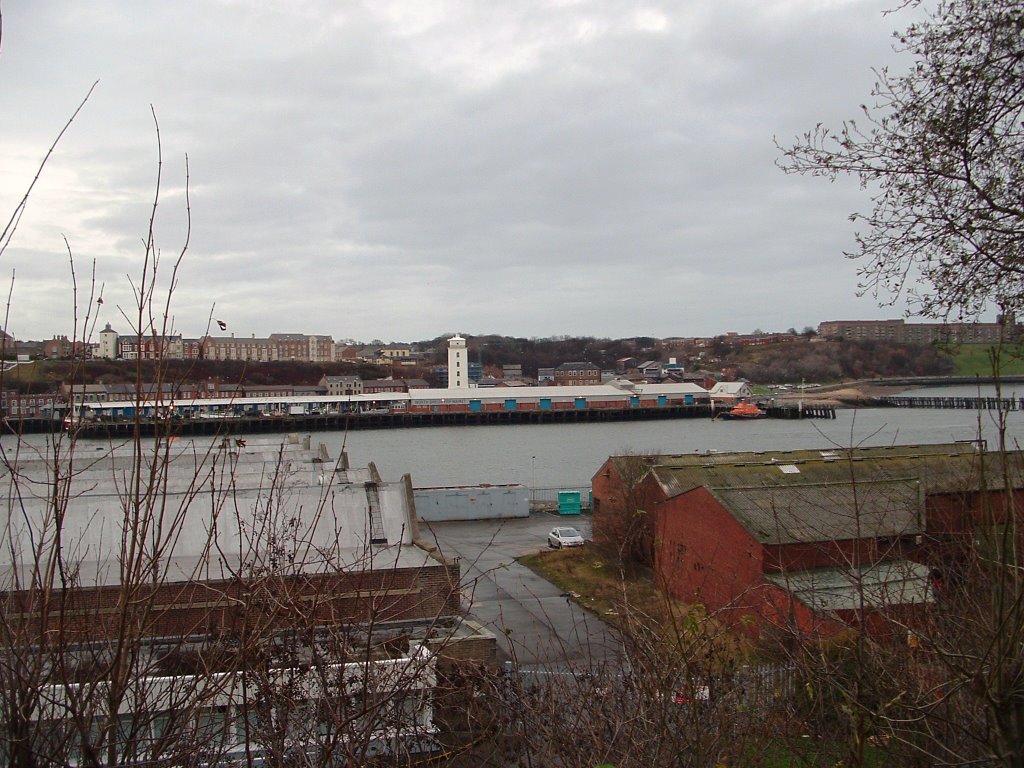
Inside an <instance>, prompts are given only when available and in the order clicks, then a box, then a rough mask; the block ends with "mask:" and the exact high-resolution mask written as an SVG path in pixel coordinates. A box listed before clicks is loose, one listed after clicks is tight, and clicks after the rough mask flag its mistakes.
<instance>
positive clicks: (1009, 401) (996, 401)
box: [876, 397, 1024, 411]
mask: <svg viewBox="0 0 1024 768" xmlns="http://www.w3.org/2000/svg"><path fill="white" fill-rule="evenodd" d="M876 399H877V400H878V402H879V403H881V404H883V405H886V406H891V407H893V408H949V409H962V410H968V411H1018V410H1024V398H1013V397H879V398H876Z"/></svg>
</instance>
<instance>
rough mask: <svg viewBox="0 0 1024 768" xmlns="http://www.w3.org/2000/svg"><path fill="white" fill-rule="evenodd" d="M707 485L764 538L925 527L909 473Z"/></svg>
mask: <svg viewBox="0 0 1024 768" xmlns="http://www.w3.org/2000/svg"><path fill="white" fill-rule="evenodd" d="M710 490H711V493H712V494H713V495H714V496H715V497H716V498H717V499H718V500H719V501H720V502H721V503H722V505H723V506H724V507H725V508H726V509H728V510H729V512H730V513H732V515H733V516H734V517H735V518H736V519H737V520H738V521H739V522H740V524H741V525H743V527H744V528H746V529H747V531H748V532H749V533H750V534H751V535H752V536H753V537H754V538H756V539H757V540H758V541H760V542H761V543H762V544H795V543H807V542H815V541H844V540H850V539H862V538H868V537H871V538H876V537H879V536H902V535H906V534H916V533H921V532H922V531H923V530H924V525H923V506H924V505H923V496H922V494H921V488H920V483H919V482H918V481H917V480H916V479H913V478H912V479H908V480H882V481H862V482H859V483H857V484H856V485H854V484H851V483H848V482H847V483H829V484H817V483H814V484H800V485H774V486H757V487H751V488H712V489H710Z"/></svg>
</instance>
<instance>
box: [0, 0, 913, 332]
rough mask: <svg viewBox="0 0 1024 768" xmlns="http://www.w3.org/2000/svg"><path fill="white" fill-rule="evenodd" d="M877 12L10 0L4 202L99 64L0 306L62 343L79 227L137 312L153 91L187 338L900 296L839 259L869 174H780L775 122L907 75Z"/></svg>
mask: <svg viewBox="0 0 1024 768" xmlns="http://www.w3.org/2000/svg"><path fill="white" fill-rule="evenodd" d="M896 4H897V3H895V2H894V1H893V0H883V2H874V1H872V0H867V1H865V2H857V1H855V0H850V1H849V2H841V1H838V0H831V1H829V0H786V1H785V2H771V1H770V0H754V1H751V2H722V1H720V0H704V1H703V2H671V3H658V2H651V3H646V4H643V3H632V2H623V1H622V0H594V1H593V2H584V1H582V0H579V1H576V0H550V1H544V0H515V1H514V2H491V1H489V0H478V1H477V2H469V0H466V1H465V2H456V1H454V0H453V1H451V2H447V1H445V0H438V1H437V2H434V1H432V0H409V2H386V1H383V0H367V1H366V2H363V3H357V2H342V1H339V0H290V1H289V2H283V1H280V0H279V2H256V1H255V0H204V2H184V1H182V0H178V1H176V2H173V3H166V2H159V3H158V2H141V1H140V0H90V2H80V1H76V0H7V2H6V3H4V6H3V40H2V46H3V47H2V53H0V99H2V102H0V103H2V107H0V109H2V114H3V121H2V125H0V168H2V172H0V213H2V217H3V219H4V220H5V221H6V219H7V217H8V216H10V215H11V213H12V212H13V211H14V210H15V208H16V206H17V203H18V201H19V200H20V198H21V196H22V195H23V194H24V192H25V190H26V188H27V187H28V185H29V183H30V182H31V180H32V177H33V175H34V173H35V169H36V166H37V165H38V164H39V161H40V160H41V158H42V157H43V156H44V154H45V152H46V149H47V147H48V146H49V145H50V143H51V142H52V141H53V140H54V138H55V137H56V136H57V134H58V133H59V131H60V129H61V127H62V126H63V124H64V123H65V121H66V120H67V118H68V117H69V116H70V115H71V113H72V112H73V111H74V109H75V107H76V106H77V104H78V103H79V102H80V101H81V99H82V98H83V97H84V96H85V94H86V93H87V92H88V90H89V88H90V86H91V85H92V83H93V82H94V81H98V85H97V86H96V89H95V91H94V92H93V94H92V96H91V98H90V99H89V100H88V102H87V103H86V105H85V107H84V108H83V110H82V111H81V113H80V114H79V116H78V118H77V119H76V120H75V121H74V123H73V124H72V126H71V128H70V129H69V130H68V132H67V134H66V135H65V136H64V138H63V139H62V140H61V142H60V143H59V145H58V147H57V149H56V151H55V152H54V154H53V156H52V158H51V159H50V161H49V163H48V165H47V166H46V168H45V170H44V172H43V175H42V177H41V179H40V181H39V182H38V184H37V186H36V188H35V190H34V192H33V193H32V196H31V198H30V200H29V204H28V207H27V209H26V210H25V212H24V215H23V217H22V219H21V222H20V227H19V229H18V232H17V234H16V235H15V237H14V240H13V242H12V243H11V245H10V247H9V248H8V250H7V252H6V253H5V254H4V256H3V258H2V260H0V276H3V279H4V284H3V287H2V288H0V290H2V291H3V294H4V295H5V296H6V294H7V292H8V290H9V286H8V285H7V283H8V282H9V280H10V275H11V274H16V277H15V278H14V284H13V295H12V298H11V301H10V315H9V321H8V323H7V325H8V327H9V328H10V331H11V332H12V333H13V334H14V335H15V336H17V337H18V338H19V339H32V338H35V339H40V338H49V337H51V336H53V335H55V334H67V335H69V336H70V335H71V333H72V330H73V323H74V315H73V300H72V276H71V259H70V258H69V255H68V248H69V247H70V250H71V252H72V253H73V255H74V267H75V275H76V278H77V286H78V293H79V316H80V318H81V317H82V316H84V315H85V313H86V312H87V311H90V309H91V310H92V313H93V315H95V312H96V310H97V309H98V310H99V316H98V319H99V324H100V325H99V327H102V326H103V324H105V323H108V322H109V323H110V324H111V325H112V326H113V327H114V329H115V330H117V331H119V332H120V333H130V332H132V327H133V325H134V324H135V323H136V316H137V314H138V311H137V309H133V308H132V307H133V305H134V304H135V299H134V298H133V293H132V291H133V286H135V287H138V286H139V285H141V284H142V277H141V271H142V267H143V257H144V247H143V245H144V240H145V236H146V231H147V222H148V218H149V214H150V212H151V209H152V204H153V197H154V189H155V183H156V177H157V170H158V165H157V135H156V130H155V127H154V119H153V114H152V112H155V114H156V118H157V120H158V122H159V138H160V143H161V144H162V150H163V169H162V170H163V175H162V182H161V188H160V201H159V206H158V208H157V224H156V232H155V235H156V245H157V247H158V248H159V251H160V258H161V261H160V263H159V268H158V273H157V287H156V296H157V301H156V304H157V307H156V311H157V312H158V313H159V312H161V311H162V307H163V305H164V303H165V301H166V292H167V289H168V287H169V285H170V281H171V276H172V267H173V264H174V262H175V260H176V259H177V257H178V255H179V254H180V252H181V250H182V247H183V244H184V231H185V226H184V224H185V220H186V203H185V189H186V156H187V160H188V174H189V180H188V185H187V187H188V190H189V199H190V206H191V241H190V243H189V244H188V249H187V252H186V253H185V254H184V257H183V258H182V260H181V265H180V269H179V272H178V275H177V286H176V288H175V290H174V295H173V297H172V299H171V310H170V313H171V315H173V331H174V332H176V333H182V334H184V335H185V336H186V337H193V336H200V335H202V334H203V333H205V332H206V331H207V324H208V322H209V320H210V318H211V317H212V318H214V319H220V320H223V321H224V322H225V323H226V324H227V326H228V333H235V334H236V335H239V336H249V335H252V334H255V335H257V336H266V335H269V334H270V333H274V332H293V333H295V332H302V333H320V334H331V335H333V336H334V337H335V338H336V339H339V340H340V339H345V338H355V339H359V340H371V339H375V338H379V339H382V340H385V341H412V340H417V339H426V338H431V337H434V336H437V335H439V334H442V333H450V332H454V331H462V332H464V333H470V334H482V333H500V334H507V335H514V336H552V335H561V334H569V335H586V336H610V337H623V336H633V335H645V336H670V335H687V336H688V335H702V336H706V335H714V334H718V333H724V332H727V331H739V332H744V333H745V332H750V331H752V330H754V329H757V328H760V329H763V330H766V331H782V330H786V329H787V328H789V327H795V328H797V329H798V330H799V329H802V328H803V327H805V326H817V324H818V323H819V322H821V321H822V320H830V319H871V318H885V317H900V316H902V314H903V311H904V304H903V303H902V302H900V301H898V302H897V303H896V305H895V306H890V307H879V306H878V300H877V299H875V298H872V297H870V296H865V297H861V298H859V297H857V295H856V294H857V282H858V281H857V276H856V266H857V265H856V263H855V262H851V261H849V260H847V259H844V257H843V251H844V250H852V248H853V246H854V243H853V228H852V225H851V224H850V223H849V222H848V220H847V216H848V214H849V213H850V212H852V211H855V210H865V209H866V208H867V207H868V206H869V198H868V193H867V192H864V191H861V190H860V189H859V188H858V187H857V185H856V184H855V183H853V182H852V181H848V182H838V183H835V184H830V183H828V182H827V181H823V180H820V179H812V178H800V177H792V176H786V175H784V174H783V173H782V172H781V171H780V170H778V168H777V167H776V166H775V162H776V160H777V159H778V156H779V153H778V150H777V149H776V147H775V144H774V140H775V139H776V138H778V140H779V141H780V142H781V143H786V142H788V141H791V140H792V139H793V137H795V136H796V135H797V134H799V133H801V132H803V131H805V130H807V129H809V128H812V127H813V126H814V125H815V123H817V122H819V121H821V122H825V123H826V124H829V125H837V124H838V123H839V122H840V121H841V120H842V119H843V118H848V117H857V115H858V105H859V104H861V103H863V102H865V101H868V99H869V94H870V89H871V86H872V84H873V83H874V81H875V76H874V73H873V72H872V68H873V67H879V66H883V65H886V64H889V65H891V66H893V67H894V68H896V69H903V68H905V67H906V66H907V62H906V60H905V59H904V58H902V57H899V56H897V55H896V54H894V53H893V50H892V36H891V33H892V32H893V31H894V30H895V29H902V28H904V27H905V26H906V24H907V22H908V17H907V16H906V15H905V14H903V13H901V14H893V15H889V16H885V15H883V10H884V9H885V8H886V7H890V6H893V5H896ZM151 109H152V112H151ZM65 237H66V239H67V245H65V242H64V238H65ZM94 262H95V275H96V282H97V284H101V285H102V291H103V303H102V304H97V303H96V302H95V301H93V302H92V303H91V307H90V302H89V300H88V291H89V290H90V280H91V275H92V271H93V263H94ZM80 322H81V321H80ZM214 331H215V332H218V333H219V331H217V330H216V328H214Z"/></svg>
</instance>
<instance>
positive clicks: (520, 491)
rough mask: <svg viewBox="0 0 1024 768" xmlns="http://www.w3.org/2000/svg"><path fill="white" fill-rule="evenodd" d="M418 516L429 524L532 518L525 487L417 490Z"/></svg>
mask: <svg viewBox="0 0 1024 768" xmlns="http://www.w3.org/2000/svg"><path fill="white" fill-rule="evenodd" d="M413 497H414V498H415V500H416V516H417V517H418V518H419V519H420V520H424V521H427V522H432V523H434V522H444V521H447V520H498V519H506V518H513V517H529V516H530V490H529V489H528V488H527V487H526V486H525V485H455V486H448V487H443V488H415V489H413Z"/></svg>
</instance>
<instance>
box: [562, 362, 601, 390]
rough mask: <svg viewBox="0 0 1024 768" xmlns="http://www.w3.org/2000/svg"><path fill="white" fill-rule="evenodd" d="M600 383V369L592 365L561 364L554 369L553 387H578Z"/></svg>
mask: <svg viewBox="0 0 1024 768" xmlns="http://www.w3.org/2000/svg"><path fill="white" fill-rule="evenodd" d="M600 383H601V369H600V368H598V367H597V366H596V365H594V364H593V363H578V362H577V363H562V364H561V365H559V366H556V367H555V386H558V387H579V386H591V385H594V384H600Z"/></svg>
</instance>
